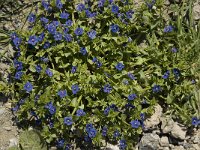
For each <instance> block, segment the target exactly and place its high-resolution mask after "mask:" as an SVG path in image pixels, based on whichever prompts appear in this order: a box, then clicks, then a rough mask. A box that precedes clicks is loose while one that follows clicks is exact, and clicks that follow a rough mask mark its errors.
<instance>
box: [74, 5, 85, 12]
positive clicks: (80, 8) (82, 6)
mask: <svg viewBox="0 0 200 150" xmlns="http://www.w3.org/2000/svg"><path fill="white" fill-rule="evenodd" d="M84 9H85V5H84V4H78V5H77V7H76V10H77V11H79V12H80V11H83V10H84Z"/></svg>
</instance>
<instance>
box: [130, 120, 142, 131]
mask: <svg viewBox="0 0 200 150" xmlns="http://www.w3.org/2000/svg"><path fill="white" fill-rule="evenodd" d="M131 126H132V128H135V129H137V128H139V126H140V121H138V120H137V119H136V120H132V121H131Z"/></svg>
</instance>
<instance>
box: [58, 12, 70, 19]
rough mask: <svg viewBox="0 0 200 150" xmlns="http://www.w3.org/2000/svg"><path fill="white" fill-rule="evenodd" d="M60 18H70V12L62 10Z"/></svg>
mask: <svg viewBox="0 0 200 150" xmlns="http://www.w3.org/2000/svg"><path fill="white" fill-rule="evenodd" d="M60 18H62V19H68V18H69V14H68V13H66V12H62V13H61V14H60Z"/></svg>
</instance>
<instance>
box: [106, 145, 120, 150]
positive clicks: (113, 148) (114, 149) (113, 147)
mask: <svg viewBox="0 0 200 150" xmlns="http://www.w3.org/2000/svg"><path fill="white" fill-rule="evenodd" d="M105 150H119V147H118V145H112V144H110V143H107V146H106V148H105Z"/></svg>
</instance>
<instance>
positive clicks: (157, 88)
mask: <svg viewBox="0 0 200 150" xmlns="http://www.w3.org/2000/svg"><path fill="white" fill-rule="evenodd" d="M152 90H153V92H154V93H159V92H160V91H162V89H161V87H160V85H154V86H153V89H152Z"/></svg>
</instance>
